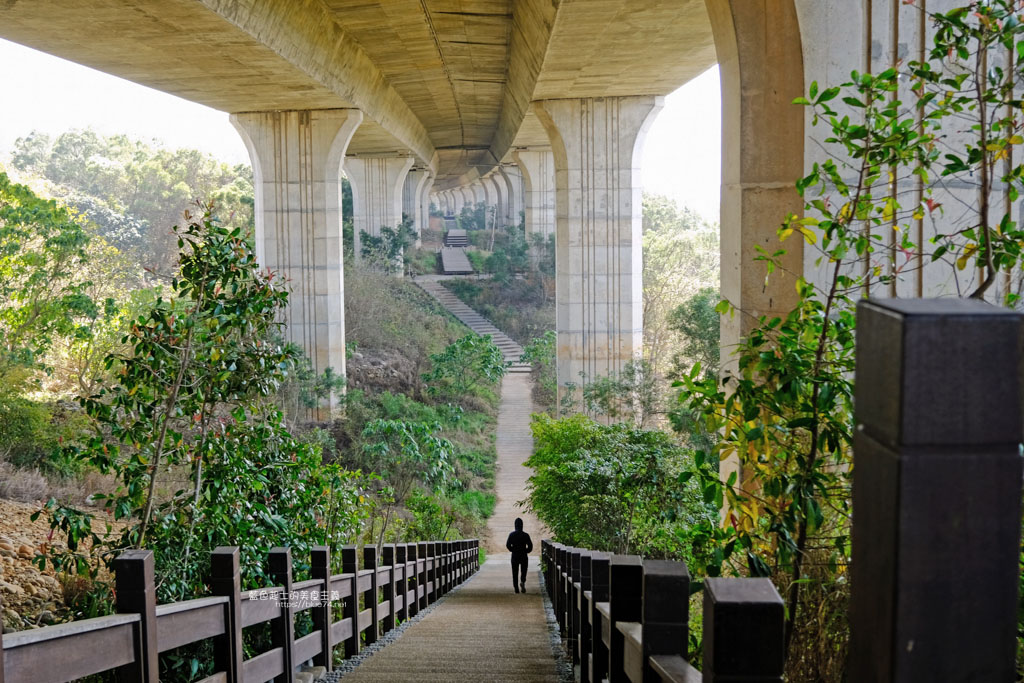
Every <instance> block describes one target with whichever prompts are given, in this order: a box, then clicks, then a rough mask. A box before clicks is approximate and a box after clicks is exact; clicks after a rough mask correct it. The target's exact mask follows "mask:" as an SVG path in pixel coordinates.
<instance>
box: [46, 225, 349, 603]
mask: <svg viewBox="0 0 1024 683" xmlns="http://www.w3.org/2000/svg"><path fill="white" fill-rule="evenodd" d="M176 232H177V234H178V236H179V244H180V247H181V250H182V251H181V259H180V265H179V269H178V273H177V275H176V277H175V278H174V279H173V281H172V283H171V287H170V291H169V294H170V297H169V298H168V299H164V298H162V297H158V298H157V299H156V301H155V302H154V303H153V305H152V307H151V309H150V310H149V311H147V312H146V314H145V315H143V316H140V317H139V318H138V319H136V320H135V322H134V323H133V324H132V326H131V328H130V330H129V331H128V333H127V334H126V339H125V342H126V346H127V353H126V354H125V355H123V356H121V355H111V356H109V357H108V358H107V361H106V363H107V365H108V366H109V367H111V368H113V369H115V372H114V377H115V378H116V380H115V381H114V382H113V383H112V384H111V385H110V386H108V387H104V388H103V389H101V390H100V391H99V392H97V393H96V394H95V395H93V396H90V397H88V398H84V399H82V401H81V402H82V405H83V407H84V409H85V411H86V413H87V414H88V416H89V417H91V418H92V419H93V420H94V422H95V434H94V436H92V437H91V438H90V439H89V440H88V441H87V443H86V444H85V445H84V447H82V448H81V449H74V450H73V451H72V452H74V453H76V454H77V457H78V458H79V459H80V460H81V461H84V462H87V463H89V464H90V465H91V466H93V467H95V468H97V469H99V470H100V471H101V472H106V473H111V474H113V475H115V476H116V478H117V480H118V482H119V486H118V488H117V489H116V490H115V491H112V492H110V493H106V494H101V495H98V496H96V498H97V499H98V500H100V501H101V502H102V504H103V506H104V507H105V509H106V511H107V512H108V514H109V515H110V516H111V518H112V519H113V520H116V521H119V522H121V525H122V526H121V528H120V533H119V534H117V535H111V534H110V533H109V532H110V529H109V525H108V526H107V530H106V532H104V531H102V530H101V529H100V524H99V523H97V520H96V519H94V516H93V514H92V513H90V512H84V511H79V510H75V509H73V508H71V507H68V506H63V505H61V504H60V503H58V502H57V501H55V500H51V501H50V502H49V503H48V504H47V514H48V516H49V519H50V525H51V527H52V528H54V529H56V530H58V531H59V532H60V533H61V536H62V537H63V539H64V540H65V543H66V547H67V549H66V550H57V549H54V550H53V551H52V552H51V553H49V555H46V556H43V557H41V558H40V562H41V563H46V562H49V563H51V564H52V565H53V566H54V568H56V569H58V570H61V571H64V572H69V573H78V574H83V575H86V576H89V577H92V578H95V577H96V576H97V574H98V572H99V571H100V570H101V569H102V568H103V567H104V566H108V565H109V562H110V560H111V559H113V557H114V556H116V554H118V553H119V552H120V551H122V550H124V549H126V548H133V547H136V548H137V547H143V546H145V547H146V548H149V549H151V550H153V551H154V554H155V557H156V570H157V576H158V583H157V590H158V594H159V597H160V599H161V601H169V600H180V599H183V598H189V597H194V596H196V595H200V594H203V593H204V591H205V589H204V575H205V569H206V565H207V555H206V553H207V552H208V551H210V550H212V549H213V548H214V547H216V546H217V545H240V546H241V549H242V550H241V551H242V565H243V581H244V582H245V585H246V586H249V587H255V586H259V585H266V583H267V581H268V578H267V577H266V576H265V574H264V572H265V557H266V552H267V551H268V550H269V549H270V548H271V547H273V546H276V545H288V546H291V547H292V548H293V550H294V551H295V554H296V557H298V558H304V557H306V556H307V553H306V551H307V550H308V549H309V547H310V546H311V545H314V544H317V543H325V542H328V541H331V542H332V543H335V544H337V543H339V542H341V541H343V540H345V539H352V538H354V537H356V536H357V535H358V533H359V531H360V528H361V523H362V519H363V517H364V516H365V515H366V510H365V509H364V507H363V498H362V494H361V492H360V488H361V486H362V483H361V477H360V475H358V474H357V473H356V474H353V473H350V472H345V471H344V470H342V469H341V468H340V467H338V466H337V465H324V464H323V461H322V457H321V450H320V448H318V447H316V446H315V445H314V444H313V443H311V442H310V441H299V440H297V439H295V438H294V437H293V436H292V435H291V434H290V433H289V432H288V431H287V430H286V429H285V427H284V426H283V424H282V415H281V412H280V410H279V409H278V408H277V407H275V406H274V405H273V403H272V402H271V401H270V400H269V398H270V397H271V396H273V395H274V394H275V393H276V391H277V389H278V388H279V387H280V385H281V382H282V381H283V380H284V379H285V378H286V377H288V376H289V374H290V373H291V371H292V368H293V367H294V365H295V363H296V357H295V350H294V348H293V347H289V346H285V345H283V344H281V343H280V342H276V341H273V339H274V338H275V336H276V332H277V329H278V327H279V323H278V322H277V320H278V318H279V315H280V311H281V309H282V308H283V307H284V306H285V304H286V300H287V294H286V293H285V292H284V290H282V289H280V288H279V286H278V283H277V282H276V281H275V280H274V279H273V276H272V275H271V274H269V273H267V272H266V271H261V270H260V269H259V267H258V265H257V263H256V260H255V255H254V253H253V251H252V246H251V244H250V242H249V241H248V237H247V235H246V234H245V233H244V232H242V230H241V229H238V228H234V229H231V228H225V227H221V226H220V225H218V224H217V223H216V222H215V221H214V220H213V219H212V217H211V214H210V212H209V211H208V210H207V211H205V213H204V215H203V216H202V217H201V218H198V219H196V220H190V222H189V223H188V224H187V225H186V226H185V227H184V228H181V229H176ZM299 568H300V571H301V569H302V567H301V563H300V565H299Z"/></svg>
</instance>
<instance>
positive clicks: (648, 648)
mask: <svg viewBox="0 0 1024 683" xmlns="http://www.w3.org/2000/svg"><path fill="white" fill-rule="evenodd" d="M857 318H858V320H857V369H856V379H857V382H856V397H855V398H856V400H855V406H856V409H855V410H856V414H855V419H856V431H855V434H854V440H853V451H854V468H853V477H854V480H853V519H852V544H853V545H852V562H851V564H850V569H849V574H848V575H847V576H848V579H849V581H850V586H851V593H850V610H849V621H850V643H849V656H848V658H847V667H846V674H847V678H848V680H850V681H854V682H856V683H862V682H871V683H936V682H937V681H943V682H950V683H953V682H961V681H962V682H967V681H1014V680H1017V677H1016V658H1015V653H1016V649H1017V628H1018V613H1017V609H1018V605H1019V602H1018V588H1019V576H1018V572H1019V560H1020V553H1021V546H1020V534H1021V517H1020V511H1021V481H1022V476H1024V458H1022V457H1021V442H1022V432H1024V421H1022V410H1021V407H1022V400H1021V399H1022V387H1024V380H1022V374H1024V371H1022V368H1024V363H1022V362H1021V361H1022V353H1021V351H1022V349H1024V317H1022V316H1021V315H1020V314H1018V313H1014V312H1012V311H1008V310H1006V309H999V308H995V307H993V306H990V305H988V304H985V303H983V302H980V301H975V300H965V299H936V300H913V299H891V300H881V301H873V300H869V301H863V302H861V303H860V304H859V306H858V311H857ZM543 556H544V568H545V572H546V574H545V579H546V582H547V586H548V591H549V594H550V597H551V601H552V603H553V605H554V608H555V613H556V615H557V616H558V622H559V626H560V628H561V630H562V635H563V637H564V638H565V642H566V644H567V647H568V649H569V650H570V651H571V652H572V657H573V660H574V662H576V663H578V664H579V665H580V671H581V673H582V677H581V680H583V681H594V682H595V683H596V682H597V681H602V680H605V679H607V680H608V681H610V682H611V683H619V682H621V681H626V680H630V681H633V682H634V683H640V681H659V680H661V681H674V682H685V683H695V682H697V681H705V682H713V683H725V682H726V681H728V682H730V683H731V682H735V681H765V682H767V681H781V680H782V672H783V664H784V661H783V654H784V650H783V613H784V611H783V603H782V600H781V599H780V598H779V594H778V593H777V591H776V590H775V588H774V586H773V585H772V584H771V583H770V582H769V581H768V580H767V579H722V578H707V579H704V582H703V588H704V596H703V600H704V614H703V617H704V656H703V663H702V669H703V670H702V671H697V669H696V668H694V667H692V666H691V665H690V664H689V663H687V662H686V661H685V657H686V647H687V640H688V638H687V635H688V634H687V622H688V618H689V613H688V599H689V595H690V590H689V587H690V576H689V572H688V571H687V568H686V565H685V564H683V563H677V562H652V561H650V560H641V559H640V558H639V557H637V556H632V555H627V556H621V555H609V554H607V553H598V552H592V551H589V550H581V549H578V548H568V547H565V546H561V545H558V544H554V543H550V542H547V541H545V542H544V543H543Z"/></svg>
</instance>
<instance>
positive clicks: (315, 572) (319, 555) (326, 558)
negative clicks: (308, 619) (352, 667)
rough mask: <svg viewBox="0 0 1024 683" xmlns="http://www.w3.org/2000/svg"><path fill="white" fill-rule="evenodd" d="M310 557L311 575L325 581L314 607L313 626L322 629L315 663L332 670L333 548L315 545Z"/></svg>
mask: <svg viewBox="0 0 1024 683" xmlns="http://www.w3.org/2000/svg"><path fill="white" fill-rule="evenodd" d="M310 559H311V561H310V570H309V573H310V576H311V577H312V578H314V579H320V580H321V581H323V582H324V586H323V588H322V589H321V591H320V595H319V599H318V602H317V604H316V606H315V607H313V608H312V616H313V628H314V629H316V630H319V631H320V654H318V655H315V656H314V657H313V664H315V665H316V666H322V667H326V668H327V670H328V671H331V670H333V666H332V662H333V660H334V657H333V656H332V655H333V654H334V642H333V640H332V639H331V613H332V610H331V603H332V602H333V599H332V596H331V549H330V548H329V547H328V546H325V545H318V546H315V547H314V548H313V551H312V556H311V558H310Z"/></svg>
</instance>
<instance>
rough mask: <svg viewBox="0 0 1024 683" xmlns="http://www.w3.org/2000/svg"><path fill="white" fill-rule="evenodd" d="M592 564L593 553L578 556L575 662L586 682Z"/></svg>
mask: <svg viewBox="0 0 1024 683" xmlns="http://www.w3.org/2000/svg"><path fill="white" fill-rule="evenodd" d="M592 563H593V553H590V552H586V553H583V554H582V555H580V590H579V595H578V597H577V603H576V620H577V622H578V623H579V625H580V632H579V637H578V638H577V640H576V660H577V661H578V662H579V663H580V680H581V681H586V680H587V679H588V678H589V677H590V673H589V667H590V642H591V635H590V599H589V598H587V593H588V592H590V591H591V590H592V589H593V583H592V581H591V571H592V569H591V568H592ZM591 595H593V593H591Z"/></svg>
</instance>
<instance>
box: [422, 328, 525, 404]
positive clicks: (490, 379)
mask: <svg viewBox="0 0 1024 683" xmlns="http://www.w3.org/2000/svg"><path fill="white" fill-rule="evenodd" d="M430 362H431V366H432V367H431V370H430V372H428V373H425V374H424V375H423V376H422V377H423V381H424V383H426V384H427V385H428V391H429V392H430V393H432V394H435V395H437V394H441V395H444V396H448V397H450V398H453V399H456V400H458V399H459V398H462V397H465V396H467V395H469V394H471V393H473V392H474V391H476V390H478V389H479V388H480V387H488V386H494V385H495V384H497V383H498V382H499V381H501V378H502V377H504V375H505V370H506V368H507V365H508V364H507V363H506V362H505V357H504V356H503V355H502V353H501V349H499V348H498V347H497V345H496V344H495V343H494V342H493V341H492V340H491V337H490V335H488V336H485V337H481V336H480V335H478V334H467V335H466V336H465V337H462V338H461V339H457V340H455V341H454V342H452V343H451V344H449V345H448V346H447V347H445V349H444V351H443V352H441V353H437V354H433V355H431V356H430Z"/></svg>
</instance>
